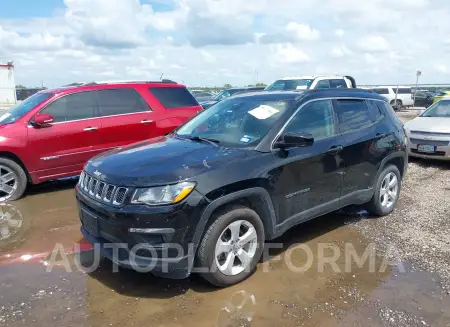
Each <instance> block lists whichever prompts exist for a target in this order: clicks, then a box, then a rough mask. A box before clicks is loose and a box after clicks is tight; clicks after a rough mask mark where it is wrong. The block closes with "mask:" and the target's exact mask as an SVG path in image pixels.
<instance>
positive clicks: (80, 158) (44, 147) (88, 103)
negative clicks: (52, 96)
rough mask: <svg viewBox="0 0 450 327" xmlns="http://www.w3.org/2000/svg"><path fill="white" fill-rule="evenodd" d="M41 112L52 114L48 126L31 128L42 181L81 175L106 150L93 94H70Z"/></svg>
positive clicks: (36, 160)
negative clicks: (89, 161) (87, 164)
mask: <svg viewBox="0 0 450 327" xmlns="http://www.w3.org/2000/svg"><path fill="white" fill-rule="evenodd" d="M40 113H46V114H50V115H52V116H53V117H54V123H52V124H51V125H50V126H48V127H31V126H30V127H29V128H28V142H29V144H28V147H29V149H30V154H33V161H34V163H33V164H32V165H30V166H31V167H37V169H36V171H35V172H34V173H36V176H38V178H40V179H42V180H43V179H49V178H59V177H64V176H69V175H76V174H78V173H79V172H80V171H81V169H82V168H83V165H84V163H85V162H86V161H87V160H89V159H90V158H91V157H92V156H94V155H96V154H98V153H100V152H101V151H102V150H103V148H102V145H101V143H100V139H99V130H100V128H101V122H100V118H98V117H97V114H98V108H97V103H96V101H95V95H94V93H93V92H92V91H85V92H80V93H74V94H69V95H66V96H63V97H60V98H57V99H56V100H55V101H53V102H51V103H50V104H48V105H47V106H46V107H45V108H44V109H43V110H41V111H40Z"/></svg>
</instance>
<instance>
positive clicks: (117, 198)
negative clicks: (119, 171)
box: [113, 187, 127, 205]
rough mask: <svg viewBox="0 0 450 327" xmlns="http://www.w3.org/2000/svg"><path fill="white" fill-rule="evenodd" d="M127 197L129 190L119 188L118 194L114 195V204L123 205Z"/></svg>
mask: <svg viewBox="0 0 450 327" xmlns="http://www.w3.org/2000/svg"><path fill="white" fill-rule="evenodd" d="M126 195H127V188H125V187H118V188H117V190H116V193H115V195H114V201H113V204H115V205H118V204H122V203H123V201H124V200H125V196H126Z"/></svg>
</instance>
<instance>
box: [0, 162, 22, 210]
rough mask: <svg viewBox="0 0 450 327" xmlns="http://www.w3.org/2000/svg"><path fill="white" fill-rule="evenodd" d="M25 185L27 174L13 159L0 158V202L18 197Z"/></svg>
mask: <svg viewBox="0 0 450 327" xmlns="http://www.w3.org/2000/svg"><path fill="white" fill-rule="evenodd" d="M26 187H27V175H26V174H25V171H24V170H23V168H22V167H21V166H20V165H19V164H17V163H16V162H15V161H13V160H10V159H6V158H0V202H5V201H14V200H17V199H19V198H20V197H21V196H22V195H23V193H24V192H25V189H26Z"/></svg>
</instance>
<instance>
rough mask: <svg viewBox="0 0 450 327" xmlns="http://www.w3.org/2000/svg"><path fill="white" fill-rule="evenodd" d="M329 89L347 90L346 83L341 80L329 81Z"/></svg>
mask: <svg viewBox="0 0 450 327" xmlns="http://www.w3.org/2000/svg"><path fill="white" fill-rule="evenodd" d="M330 87H331V88H332V89H347V88H348V87H347V83H345V81H344V80H343V79H330Z"/></svg>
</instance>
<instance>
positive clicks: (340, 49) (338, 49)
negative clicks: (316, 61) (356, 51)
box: [330, 44, 353, 58]
mask: <svg viewBox="0 0 450 327" xmlns="http://www.w3.org/2000/svg"><path fill="white" fill-rule="evenodd" d="M352 54H353V52H352V51H351V50H350V49H348V48H347V47H346V46H345V45H343V44H342V45H339V46H334V47H333V48H332V49H331V52H330V55H331V56H332V57H334V58H341V57H345V56H350V55H352Z"/></svg>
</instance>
